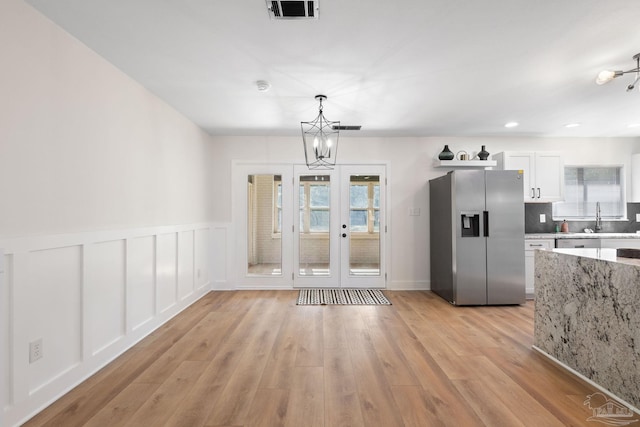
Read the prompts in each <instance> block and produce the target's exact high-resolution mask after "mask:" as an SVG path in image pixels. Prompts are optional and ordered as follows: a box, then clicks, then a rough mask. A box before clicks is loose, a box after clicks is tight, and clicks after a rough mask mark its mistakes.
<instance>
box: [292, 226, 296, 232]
mask: <svg viewBox="0 0 640 427" xmlns="http://www.w3.org/2000/svg"><path fill="white" fill-rule="evenodd" d="M295 227H296V226H295V225H292V226H291V232H292V233H295V232H296V229H295Z"/></svg>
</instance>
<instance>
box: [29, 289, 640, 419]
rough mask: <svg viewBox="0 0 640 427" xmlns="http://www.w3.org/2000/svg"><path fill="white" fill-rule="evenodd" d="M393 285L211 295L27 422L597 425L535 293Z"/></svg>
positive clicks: (588, 388)
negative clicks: (339, 295)
mask: <svg viewBox="0 0 640 427" xmlns="http://www.w3.org/2000/svg"><path fill="white" fill-rule="evenodd" d="M385 294H386V295H387V296H388V297H389V299H390V300H391V302H392V303H393V305H391V306H296V305H295V300H296V297H297V292H296V291H234V292H212V293H209V294H208V295H207V296H205V297H204V298H202V299H201V300H200V301H198V302H197V303H195V304H194V305H193V306H191V307H189V308H188V309H187V310H186V311H184V312H183V313H182V314H180V315H179V316H177V317H176V318H175V319H173V320H172V321H171V322H169V323H168V324H166V325H164V326H163V327H161V328H160V329H158V330H157V331H156V332H154V333H153V334H152V335H150V336H149V337H147V338H146V339H145V340H143V341H142V342H141V343H139V344H138V345H136V346H135V347H134V348H132V349H131V350H129V351H128V352H126V353H125V354H124V355H122V356H121V357H120V358H118V359H117V360H115V361H114V362H113V363H111V364H110V365H108V366H107V367H105V368H104V369H103V370H101V371H100V372H98V373H97V374H96V375H94V376H93V377H91V378H89V379H88V380H87V381H85V382H84V383H82V384H81V385H80V386H78V387H77V388H76V389H74V390H72V391H71V392H70V393H68V394H67V395H65V396H63V397H62V398H61V399H60V400H58V401H57V402H56V403H54V404H53V405H52V406H50V407H49V408H47V409H46V410H44V411H43V412H41V413H40V414H38V415H37V416H36V417H34V418H33V419H32V420H31V421H30V422H29V423H27V424H26V425H27V426H65V427H68V426H101V427H102V426H109V427H113V426H121V425H122V426H124V425H126V426H154V427H155V426H181V427H185V426H269V427H270V426H294V427H309V426H327V427H328V426H384V427H392V426H421V427H423V426H440V425H443V426H447V425H448V426H456V427H460V426H571V425H573V426H584V425H594V424H596V425H598V423H593V422H588V421H587V418H588V417H589V416H591V415H592V413H591V411H590V410H589V409H588V408H587V407H586V406H584V405H583V401H584V400H585V398H586V396H587V395H589V394H591V393H594V392H595V391H597V390H596V389H595V388H593V387H592V386H589V385H588V384H586V383H584V382H582V381H581V380H579V379H577V378H575V377H574V376H572V375H570V374H568V373H566V372H565V371H563V370H561V369H559V368H558V367H556V366H555V365H554V364H552V363H551V362H549V361H548V360H546V359H545V358H544V357H543V356H541V355H539V354H538V353H536V352H535V351H534V350H532V349H531V345H532V335H533V302H531V301H530V302H527V304H526V305H523V306H509V307H453V306H451V305H449V304H448V303H446V302H445V301H443V300H442V299H440V298H439V297H438V296H436V295H434V294H432V293H430V292H390V291H385ZM636 418H639V417H636ZM639 424H640V422H639Z"/></svg>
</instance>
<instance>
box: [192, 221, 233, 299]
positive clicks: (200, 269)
mask: <svg viewBox="0 0 640 427" xmlns="http://www.w3.org/2000/svg"><path fill="white" fill-rule="evenodd" d="M210 238H211V233H209V229H208V228H201V229H199V230H196V231H195V251H196V254H195V259H196V265H195V273H196V289H202V287H204V286H206V285H207V284H209V269H208V268H207V265H208V264H209V256H210V253H211V251H210V250H209V239H210ZM225 243H226V242H225Z"/></svg>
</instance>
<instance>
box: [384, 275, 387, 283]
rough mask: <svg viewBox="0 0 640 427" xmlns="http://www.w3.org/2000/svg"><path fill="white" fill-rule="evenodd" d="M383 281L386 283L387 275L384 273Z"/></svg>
mask: <svg viewBox="0 0 640 427" xmlns="http://www.w3.org/2000/svg"><path fill="white" fill-rule="evenodd" d="M384 281H385V282H386V281H387V273H384Z"/></svg>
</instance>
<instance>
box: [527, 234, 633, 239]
mask: <svg viewBox="0 0 640 427" xmlns="http://www.w3.org/2000/svg"><path fill="white" fill-rule="evenodd" d="M524 238H525V240H527V239H640V234H637V233H525V235H524Z"/></svg>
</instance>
